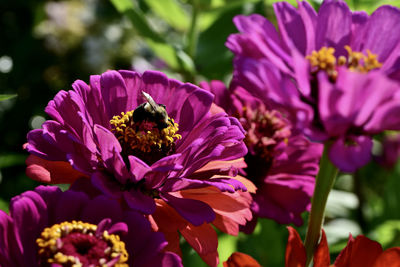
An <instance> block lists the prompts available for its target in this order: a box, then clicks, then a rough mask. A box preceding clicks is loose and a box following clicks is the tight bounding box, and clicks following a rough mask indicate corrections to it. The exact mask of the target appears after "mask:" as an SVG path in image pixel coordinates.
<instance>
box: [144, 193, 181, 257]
mask: <svg viewBox="0 0 400 267" xmlns="http://www.w3.org/2000/svg"><path fill="white" fill-rule="evenodd" d="M155 201H156V211H155V212H154V213H153V214H152V215H149V216H148V219H149V221H150V224H151V227H152V228H153V230H154V231H157V232H162V233H163V234H164V237H165V239H166V240H167V242H168V245H167V246H166V247H165V249H164V250H166V251H171V252H174V253H176V254H178V255H182V252H181V249H180V246H179V233H178V229H184V228H185V227H186V223H187V222H185V220H184V219H183V218H182V217H181V216H180V215H179V214H178V213H177V212H176V211H175V210H174V209H173V208H171V207H170V206H169V205H168V204H167V203H165V201H164V200H161V199H156V200H155Z"/></svg>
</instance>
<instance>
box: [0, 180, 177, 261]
mask: <svg viewBox="0 0 400 267" xmlns="http://www.w3.org/2000/svg"><path fill="white" fill-rule="evenodd" d="M0 243H1V245H0V265H1V266H7V267H13V266H15V267H17V266H32V267H36V266H78V265H79V266H84V267H85V266H86V267H88V266H100V265H101V266H103V265H104V266H115V267H117V266H119V267H123V266H182V264H181V260H180V258H179V257H178V256H177V255H176V254H173V253H171V252H162V249H163V248H164V247H165V246H166V245H167V242H166V241H165V239H164V238H163V236H162V234H161V233H155V232H152V231H151V227H150V224H149V223H148V221H147V220H146V219H145V218H144V216H143V215H141V214H140V213H138V212H136V211H123V210H122V209H121V206H120V205H119V203H118V202H117V201H115V200H112V199H109V198H107V197H105V196H98V197H95V198H90V197H89V196H88V195H86V194H84V193H82V192H74V191H66V192H62V191H61V190H60V189H59V188H58V187H56V186H39V187H37V188H36V189H35V190H33V191H27V192H24V193H22V194H21V195H19V196H16V197H14V198H13V199H12V200H11V203H10V215H7V214H6V213H5V212H3V211H0Z"/></svg>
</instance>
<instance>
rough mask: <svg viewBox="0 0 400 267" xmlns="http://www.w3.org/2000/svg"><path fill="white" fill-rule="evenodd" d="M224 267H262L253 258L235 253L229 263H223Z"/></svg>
mask: <svg viewBox="0 0 400 267" xmlns="http://www.w3.org/2000/svg"><path fill="white" fill-rule="evenodd" d="M223 266H224V267H261V265H260V264H259V263H258V262H257V261H256V260H255V259H254V258H253V257H251V256H249V255H247V254H244V253H241V252H235V253H233V254H232V255H231V256H230V257H229V259H228V260H227V261H225V262H224V263H223Z"/></svg>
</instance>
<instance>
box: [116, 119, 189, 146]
mask: <svg viewBox="0 0 400 267" xmlns="http://www.w3.org/2000/svg"><path fill="white" fill-rule="evenodd" d="M133 113H134V111H128V112H126V113H124V112H122V113H121V115H120V116H114V117H113V118H112V120H110V124H111V126H112V131H113V132H114V134H115V136H116V137H117V139H118V140H119V142H120V143H121V145H122V146H123V147H124V146H126V145H127V146H128V147H129V149H130V150H132V151H134V150H139V151H141V152H145V153H149V152H151V151H152V149H161V148H162V147H169V146H171V145H172V143H174V141H175V140H176V139H181V138H182V136H181V135H180V134H177V132H178V130H179V128H178V124H177V123H175V122H174V119H172V118H169V119H168V126H167V127H166V128H164V129H161V130H160V129H158V128H157V126H156V125H155V123H152V122H147V121H142V122H134V121H133V119H132V116H133ZM146 124H148V125H147V126H146Z"/></svg>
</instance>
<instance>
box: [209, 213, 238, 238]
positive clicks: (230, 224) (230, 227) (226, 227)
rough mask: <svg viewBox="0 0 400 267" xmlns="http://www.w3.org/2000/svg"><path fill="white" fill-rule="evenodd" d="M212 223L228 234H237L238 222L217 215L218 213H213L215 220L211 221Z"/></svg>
mask: <svg viewBox="0 0 400 267" xmlns="http://www.w3.org/2000/svg"><path fill="white" fill-rule="evenodd" d="M212 224H213V225H214V226H215V227H217V228H218V230H220V231H222V232H224V233H227V234H229V235H238V234H239V224H238V223H236V222H235V221H234V220H232V219H229V218H228V217H224V216H221V215H219V214H218V213H216V214H215V220H214V221H213V222H212Z"/></svg>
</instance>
